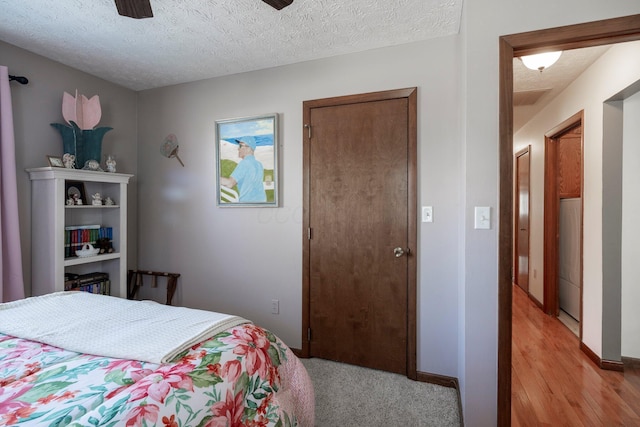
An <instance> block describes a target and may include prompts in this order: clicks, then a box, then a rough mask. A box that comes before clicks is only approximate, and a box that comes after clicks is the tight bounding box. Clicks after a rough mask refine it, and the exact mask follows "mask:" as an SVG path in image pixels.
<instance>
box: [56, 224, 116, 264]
mask: <svg viewBox="0 0 640 427" xmlns="http://www.w3.org/2000/svg"><path fill="white" fill-rule="evenodd" d="M104 238H106V239H109V241H113V229H112V228H111V227H101V226H100V225H71V226H67V227H65V228H64V257H65V258H71V257H75V256H76V251H77V250H79V249H82V247H83V246H84V245H85V244H87V243H89V244H91V245H94V246H95V244H96V241H97V240H98V239H104Z"/></svg>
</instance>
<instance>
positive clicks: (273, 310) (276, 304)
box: [271, 299, 280, 314]
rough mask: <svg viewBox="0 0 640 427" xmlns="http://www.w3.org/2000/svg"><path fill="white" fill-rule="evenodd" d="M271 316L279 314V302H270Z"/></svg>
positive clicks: (275, 300) (274, 300)
mask: <svg viewBox="0 0 640 427" xmlns="http://www.w3.org/2000/svg"><path fill="white" fill-rule="evenodd" d="M271 314H280V300H277V299H272V300H271Z"/></svg>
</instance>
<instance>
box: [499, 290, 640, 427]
mask: <svg viewBox="0 0 640 427" xmlns="http://www.w3.org/2000/svg"><path fill="white" fill-rule="evenodd" d="M512 343H513V344H512V345H513V353H512V362H511V366H512V370H511V373H512V391H511V393H512V394H511V396H512V402H511V416H512V420H511V422H512V425H513V426H527V427H528V426H572V427H575V426H640V364H637V365H635V366H629V365H628V364H625V372H614V371H605V370H602V369H600V368H598V367H597V366H596V365H595V364H594V363H593V362H592V361H591V360H590V359H589V358H588V357H587V356H586V355H585V354H584V353H583V352H582V351H581V350H580V342H579V339H578V337H576V336H575V335H574V334H573V333H572V332H571V331H570V330H569V329H568V328H567V327H566V326H564V325H563V324H562V323H561V322H560V321H559V320H558V319H556V318H553V317H551V316H547V315H546V314H544V313H543V312H542V310H540V309H539V308H537V307H536V306H535V305H534V303H533V302H532V301H531V300H530V299H529V298H528V296H527V295H526V294H525V292H524V291H523V290H522V289H521V288H519V287H518V286H513V331H512Z"/></svg>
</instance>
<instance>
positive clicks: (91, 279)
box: [64, 272, 111, 295]
mask: <svg viewBox="0 0 640 427" xmlns="http://www.w3.org/2000/svg"><path fill="white" fill-rule="evenodd" d="M110 285H111V282H110V281H109V274H107V273H100V272H96V273H88V274H79V275H78V274H67V275H66V276H65V280H64V290H65V291H83V292H91V293H92V294H102V295H109V294H110V293H109V292H110V289H109V288H110Z"/></svg>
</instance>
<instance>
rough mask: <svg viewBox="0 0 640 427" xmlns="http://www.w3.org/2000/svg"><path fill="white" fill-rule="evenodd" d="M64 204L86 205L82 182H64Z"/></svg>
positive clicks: (85, 194)
mask: <svg viewBox="0 0 640 427" xmlns="http://www.w3.org/2000/svg"><path fill="white" fill-rule="evenodd" d="M64 189H65V191H64V194H65V203H66V204H67V205H84V204H87V193H86V191H85V189H84V182H82V181H65V184H64Z"/></svg>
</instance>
